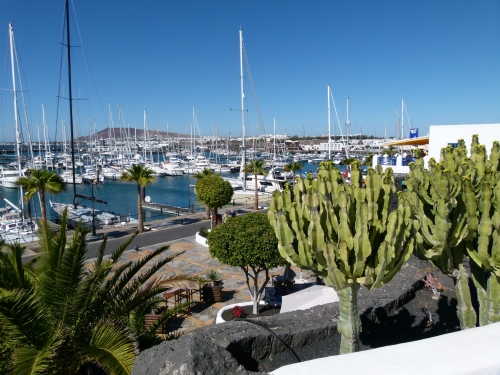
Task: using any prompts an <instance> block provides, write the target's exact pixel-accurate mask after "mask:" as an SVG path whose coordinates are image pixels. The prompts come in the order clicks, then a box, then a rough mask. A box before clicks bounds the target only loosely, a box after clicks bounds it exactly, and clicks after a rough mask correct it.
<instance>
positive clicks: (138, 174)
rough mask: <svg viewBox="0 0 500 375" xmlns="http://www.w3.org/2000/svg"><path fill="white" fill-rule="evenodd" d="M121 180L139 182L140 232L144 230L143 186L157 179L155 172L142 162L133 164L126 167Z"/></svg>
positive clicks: (138, 210) (138, 208)
mask: <svg viewBox="0 0 500 375" xmlns="http://www.w3.org/2000/svg"><path fill="white" fill-rule="evenodd" d="M120 180H122V181H126V182H136V183H137V212H138V216H139V217H138V220H139V226H138V230H139V233H141V232H144V222H143V219H142V199H141V187H146V186H147V185H148V184H150V183H152V182H154V181H155V172H154V171H153V170H152V169H150V168H148V167H145V166H144V165H142V164H132V166H131V167H130V168H127V169H125V171H124V172H123V173H122V174H121V176H120Z"/></svg>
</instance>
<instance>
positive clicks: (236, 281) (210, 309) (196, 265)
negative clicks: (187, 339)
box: [120, 236, 298, 332]
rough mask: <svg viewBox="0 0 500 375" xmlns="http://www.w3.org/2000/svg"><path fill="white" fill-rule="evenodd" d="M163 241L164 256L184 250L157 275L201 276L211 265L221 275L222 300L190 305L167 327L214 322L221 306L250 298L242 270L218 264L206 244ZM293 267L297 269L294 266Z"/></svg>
mask: <svg viewBox="0 0 500 375" xmlns="http://www.w3.org/2000/svg"><path fill="white" fill-rule="evenodd" d="M166 244H168V245H170V248H169V250H168V251H167V252H166V253H165V255H164V256H170V255H172V254H174V253H178V252H181V251H184V253H182V254H181V255H179V256H177V257H176V258H174V259H173V260H172V261H170V262H169V263H167V264H166V265H165V266H163V267H162V270H161V272H160V275H165V276H173V275H179V274H188V275H193V276H200V277H203V276H204V275H205V274H206V273H207V272H208V271H209V270H212V269H213V270H216V271H217V272H219V273H221V274H222V275H223V278H222V280H223V286H224V289H223V297H224V302H219V303H214V304H211V305H210V304H207V303H203V302H201V303H199V304H197V305H196V306H194V307H193V308H192V309H191V313H190V314H189V315H187V316H184V317H176V318H172V319H171V320H170V323H169V330H170V331H174V330H177V329H180V330H183V331H185V332H188V331H191V330H193V329H196V328H199V327H203V326H206V325H210V324H214V321H215V317H216V315H217V312H218V311H219V309H221V308H222V307H223V306H225V305H228V304H233V303H241V302H248V301H251V300H252V299H251V297H250V293H249V291H248V289H247V285H246V282H245V274H244V273H243V271H242V270H241V269H240V268H235V267H229V266H226V265H221V264H220V262H219V261H218V260H217V259H212V257H211V256H210V253H209V251H208V248H207V247H205V246H203V245H201V244H199V243H197V242H196V241H195V238H194V236H193V237H190V238H185V239H181V240H176V241H172V242H169V243H165V244H159V245H157V246H161V245H166ZM155 248H156V247H154V248H153V247H151V248H144V249H142V250H140V251H138V252H136V251H128V252H126V253H125V254H124V255H123V257H122V259H120V263H125V262H127V261H130V260H133V261H136V260H139V259H141V258H142V257H143V256H145V255H146V254H149V253H150V252H151V251H152V250H154V249H155ZM295 271H296V272H297V273H298V271H297V270H295ZM278 272H281V273H283V270H282V269H275V270H272V272H270V275H271V274H276V273H278ZM259 276H260V277H262V279H261V280H263V277H264V274H263V273H261V274H260V275H259ZM270 284H271V283H269V284H268V286H271V285H270Z"/></svg>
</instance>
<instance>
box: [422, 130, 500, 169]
mask: <svg viewBox="0 0 500 375" xmlns="http://www.w3.org/2000/svg"><path fill="white" fill-rule="evenodd" d="M473 134H478V135H479V143H480V144H483V145H485V146H486V150H487V152H488V154H489V152H490V150H491V146H492V144H493V141H500V124H468V125H431V126H430V130H429V157H431V158H434V159H436V160H438V161H439V158H440V155H441V149H442V148H443V147H446V146H448V144H454V143H457V142H458V140H459V139H460V138H462V139H463V140H464V141H465V144H466V145H467V150H468V151H469V153H470V144H471V142H472V135H473Z"/></svg>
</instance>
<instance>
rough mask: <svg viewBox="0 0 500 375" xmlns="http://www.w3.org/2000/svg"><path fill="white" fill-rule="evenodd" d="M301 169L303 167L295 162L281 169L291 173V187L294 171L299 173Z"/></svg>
mask: <svg viewBox="0 0 500 375" xmlns="http://www.w3.org/2000/svg"><path fill="white" fill-rule="evenodd" d="M302 168H303V165H302V164H301V163H298V162H295V161H294V162H291V163H287V164H285V167H284V168H283V170H284V171H285V172H292V180H293V187H295V171H299V170H301V169H302Z"/></svg>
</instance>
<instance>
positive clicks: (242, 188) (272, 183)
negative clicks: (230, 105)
mask: <svg viewBox="0 0 500 375" xmlns="http://www.w3.org/2000/svg"><path fill="white" fill-rule="evenodd" d="M239 35H240V89H241V132H242V137H241V150H242V153H241V168H240V175H239V177H238V178H224V180H226V181H228V182H229V183H230V184H231V186H232V187H233V190H234V195H233V197H235V198H240V197H253V196H254V195H255V177H254V176H253V175H249V176H247V174H246V173H245V171H244V167H245V165H246V147H245V102H244V98H245V91H244V76H243V50H244V46H243V32H242V30H240V31H239ZM284 183H285V180H284V179H277V178H276V176H275V174H274V171H273V170H272V169H271V171H270V173H269V175H268V176H263V175H261V176H257V189H258V191H259V193H258V194H259V195H260V196H262V195H267V196H268V195H270V194H272V192H273V191H275V190H282V189H283V188H284Z"/></svg>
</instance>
